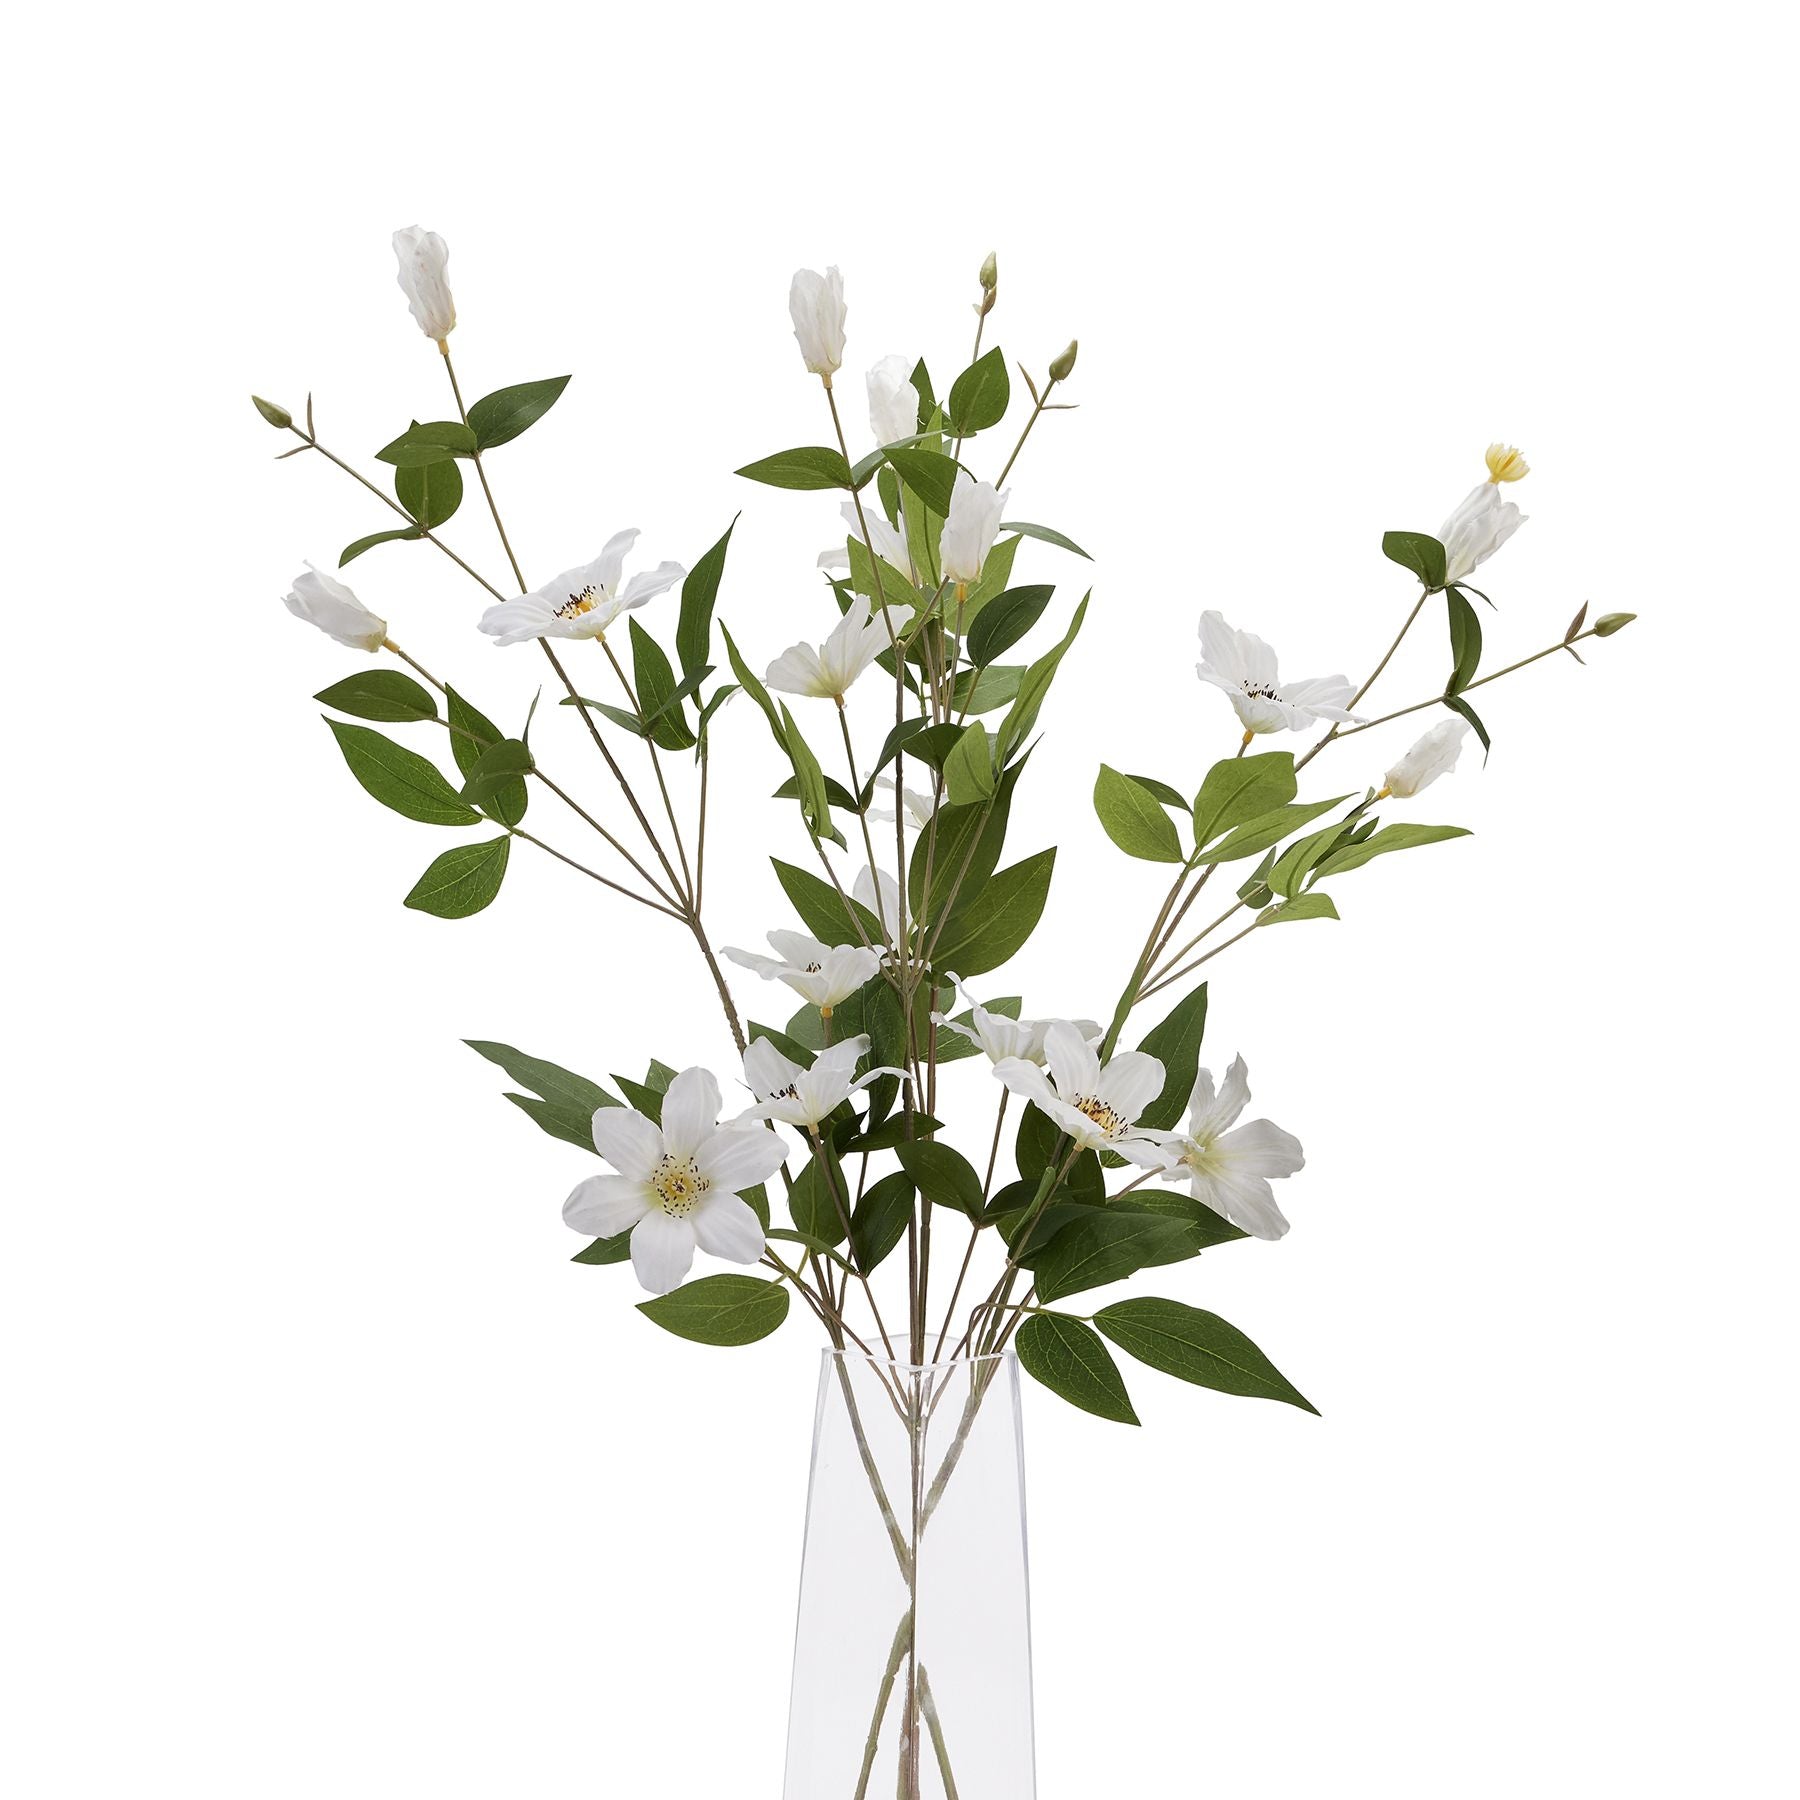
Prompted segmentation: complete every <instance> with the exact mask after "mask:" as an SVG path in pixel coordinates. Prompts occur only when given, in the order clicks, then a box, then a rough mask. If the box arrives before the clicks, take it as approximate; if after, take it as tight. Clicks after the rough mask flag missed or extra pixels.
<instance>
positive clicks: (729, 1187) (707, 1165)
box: [694, 1125, 787, 1194]
mask: <svg viewBox="0 0 1800 1800" xmlns="http://www.w3.org/2000/svg"><path fill="white" fill-rule="evenodd" d="M786 1160H787V1146H786V1145H785V1144H784V1143H782V1141H781V1135H780V1133H779V1132H774V1131H764V1130H761V1129H758V1128H756V1127H751V1126H729V1125H727V1126H721V1127H720V1129H719V1130H717V1131H715V1132H714V1133H713V1134H712V1136H711V1137H709V1138H708V1139H707V1140H706V1141H705V1142H704V1143H703V1144H702V1145H701V1146H700V1148H699V1150H698V1151H697V1152H696V1153H695V1156H694V1161H695V1163H696V1164H697V1165H698V1166H699V1169H700V1173H701V1174H702V1175H703V1176H705V1178H706V1179H707V1180H708V1181H710V1182H711V1183H712V1184H713V1186H714V1187H715V1188H717V1189H718V1190H720V1191H721V1192H723V1193H727V1194H741V1193H742V1192H743V1191H744V1190H745V1188H753V1187H755V1186H756V1185H757V1184H758V1183H759V1182H764V1181H767V1180H768V1179H769V1177H770V1176H771V1175H773V1174H774V1173H775V1171H776V1170H777V1169H779V1168H780V1167H781V1165H782V1164H783V1163H784V1162H785V1161H786Z"/></svg>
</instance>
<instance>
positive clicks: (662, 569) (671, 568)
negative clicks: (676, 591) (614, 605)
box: [619, 562, 687, 609]
mask: <svg viewBox="0 0 1800 1800" xmlns="http://www.w3.org/2000/svg"><path fill="white" fill-rule="evenodd" d="M686 573H687V570H686V569H684V568H683V567H682V566H681V564H680V563H678V562H660V563H658V564H657V565H656V567H655V568H654V569H645V570H642V571H641V572H640V573H638V574H636V575H634V576H632V578H631V579H630V580H629V581H628V582H626V584H625V586H624V588H623V590H622V591H621V592H620V594H619V603H620V605H622V606H626V607H630V608H633V609H635V608H637V607H640V606H642V605H643V604H644V602H645V601H646V600H653V599H655V598H656V596H657V595H658V594H662V593H667V592H668V590H669V589H670V588H672V587H673V586H674V585H675V584H676V582H678V581H679V580H680V579H681V578H682V576H683V575H685V574H686Z"/></svg>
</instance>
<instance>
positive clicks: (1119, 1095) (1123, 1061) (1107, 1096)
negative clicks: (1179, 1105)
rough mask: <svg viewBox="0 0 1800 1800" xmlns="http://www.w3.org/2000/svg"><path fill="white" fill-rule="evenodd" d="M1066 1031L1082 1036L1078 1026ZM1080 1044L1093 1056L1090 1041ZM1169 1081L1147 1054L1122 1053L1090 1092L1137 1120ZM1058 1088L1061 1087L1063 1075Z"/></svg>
mask: <svg viewBox="0 0 1800 1800" xmlns="http://www.w3.org/2000/svg"><path fill="white" fill-rule="evenodd" d="M1067 1029H1068V1030H1069V1031H1071V1032H1075V1034H1076V1035H1077V1036H1078V1037H1079V1036H1080V1033H1079V1032H1078V1031H1077V1030H1076V1027H1075V1026H1073V1025H1070V1026H1068V1027H1067ZM1081 1043H1082V1047H1083V1048H1084V1049H1086V1050H1087V1052H1088V1054H1089V1055H1090V1056H1092V1055H1093V1050H1092V1048H1091V1047H1090V1046H1089V1045H1088V1042H1087V1039H1086V1038H1081ZM1166 1079H1167V1075H1166V1072H1165V1071H1164V1069H1163V1066H1162V1063H1161V1062H1160V1061H1159V1060H1158V1059H1157V1058H1156V1057H1154V1056H1151V1055H1150V1054H1149V1053H1148V1052H1147V1051H1144V1050H1121V1051H1120V1052H1119V1054H1118V1055H1117V1056H1115V1057H1114V1058H1113V1059H1112V1061H1111V1062H1109V1063H1108V1064H1107V1065H1106V1067H1105V1068H1104V1069H1102V1070H1101V1071H1100V1084H1099V1086H1098V1087H1097V1088H1095V1089H1093V1090H1091V1091H1092V1092H1094V1093H1096V1094H1098V1096H1099V1097H1100V1098H1101V1099H1102V1100H1104V1101H1105V1102H1106V1104H1107V1105H1108V1106H1110V1107H1111V1108H1112V1109H1113V1111H1114V1112H1116V1113H1117V1114H1118V1115H1119V1116H1120V1118H1122V1119H1135V1118H1136V1117H1137V1116H1138V1114H1139V1113H1141V1112H1142V1111H1143V1110H1144V1108H1145V1107H1146V1106H1148V1105H1149V1104H1150V1102H1151V1101H1152V1100H1154V1099H1155V1098H1156V1096H1157V1095H1158V1094H1160V1093H1161V1092H1162V1091H1163V1082H1164V1081H1165V1080H1166ZM1057 1085H1058V1086H1059V1087H1060V1086H1061V1085H1062V1081H1061V1077H1060V1076H1059V1077H1058V1079H1057Z"/></svg>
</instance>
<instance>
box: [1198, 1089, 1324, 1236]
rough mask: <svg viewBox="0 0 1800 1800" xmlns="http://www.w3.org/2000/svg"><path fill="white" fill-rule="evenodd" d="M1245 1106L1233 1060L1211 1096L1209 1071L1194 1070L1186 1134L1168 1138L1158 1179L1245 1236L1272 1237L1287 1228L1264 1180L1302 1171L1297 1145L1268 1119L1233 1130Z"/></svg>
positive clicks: (1244, 1091)
mask: <svg viewBox="0 0 1800 1800" xmlns="http://www.w3.org/2000/svg"><path fill="white" fill-rule="evenodd" d="M1249 1104H1250V1082H1249V1078H1248V1071H1247V1070H1246V1069H1245V1067H1244V1059H1243V1058H1242V1057H1241V1056H1240V1057H1238V1058H1237V1059H1236V1061H1234V1062H1233V1063H1232V1065H1231V1067H1230V1068H1229V1069H1228V1070H1227V1071H1226V1073H1225V1091H1224V1092H1223V1093H1222V1094H1220V1095H1219V1096H1218V1097H1217V1098H1216V1099H1215V1098H1214V1097H1213V1078H1212V1072H1211V1071H1210V1070H1209V1069H1202V1070H1201V1071H1200V1075H1199V1079H1198V1080H1196V1081H1195V1083H1194V1092H1193V1097H1192V1099H1191V1100H1190V1101H1189V1110H1188V1127H1187V1130H1186V1131H1182V1132H1173V1133H1170V1134H1169V1135H1168V1141H1167V1143H1166V1145H1165V1149H1164V1155H1165V1163H1164V1169H1163V1178H1164V1180H1168V1181H1181V1180H1185V1181H1186V1182H1187V1184H1188V1191H1189V1192H1190V1193H1191V1194H1192V1195H1193V1196H1194V1198H1195V1199H1196V1200H1198V1201H1199V1202H1200V1204H1201V1205H1202V1206H1208V1207H1211V1208H1212V1210H1213V1211H1214V1212H1216V1213H1217V1214H1218V1215H1219V1217H1220V1218H1222V1219H1225V1220H1227V1221H1228V1222H1229V1223H1231V1224H1233V1225H1235V1226H1236V1227H1237V1228H1238V1230H1239V1231H1247V1232H1249V1234H1250V1235H1251V1236H1252V1237H1259V1238H1278V1237H1280V1236H1281V1235H1282V1233H1283V1232H1285V1231H1286V1230H1287V1228H1288V1222H1287V1220H1286V1219H1284V1218H1283V1217H1282V1216H1281V1208H1280V1207H1278V1206H1277V1205H1276V1204H1275V1193H1274V1190H1273V1189H1272V1188H1271V1187H1270V1186H1269V1181H1270V1178H1271V1177H1273V1178H1274V1179H1275V1180H1277V1181H1279V1180H1280V1179H1281V1178H1282V1177H1283V1176H1287V1175H1292V1174H1293V1173H1294V1172H1295V1170H1297V1169H1303V1168H1305V1166H1306V1157H1305V1155H1304V1154H1303V1153H1302V1152H1301V1149H1300V1140H1299V1139H1298V1138H1297V1137H1295V1136H1293V1135H1292V1134H1291V1133H1290V1132H1286V1131H1283V1130H1282V1129H1281V1128H1280V1126H1278V1125H1271V1124H1270V1123H1269V1121H1268V1120H1267V1119H1252V1120H1251V1121H1250V1123H1249V1124H1248V1125H1239V1126H1238V1128H1237V1129H1236V1130H1235V1131H1233V1130H1232V1129H1231V1127H1232V1126H1233V1125H1234V1124H1236V1123H1237V1116H1238V1114H1239V1113H1241V1112H1242V1111H1243V1110H1244V1108H1245V1107H1246V1106H1248V1105H1249Z"/></svg>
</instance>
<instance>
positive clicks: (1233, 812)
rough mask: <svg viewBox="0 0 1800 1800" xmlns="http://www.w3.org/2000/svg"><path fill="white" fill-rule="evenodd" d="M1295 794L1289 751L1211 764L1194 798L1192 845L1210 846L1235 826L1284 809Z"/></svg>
mask: <svg viewBox="0 0 1800 1800" xmlns="http://www.w3.org/2000/svg"><path fill="white" fill-rule="evenodd" d="M1298 791H1299V783H1298V782H1297V781H1296V780H1295V777H1294V753H1293V752H1292V751H1291V750H1272V751H1270V752H1268V753H1267V754H1266V755H1263V756H1236V757H1232V758H1230V759H1229V760H1228V761H1225V762H1221V763H1214V764H1213V766H1212V767H1211V768H1210V769H1208V770H1207V772H1206V779H1205V780H1204V781H1203V782H1201V784H1200V792H1199V793H1198V794H1197V795H1195V797H1194V842H1195V843H1196V844H1210V843H1211V842H1212V841H1213V839H1214V838H1216V837H1218V836H1219V835H1220V834H1221V833H1222V832H1226V831H1229V830H1231V828H1232V827H1233V826H1234V825H1243V824H1247V823H1248V822H1249V821H1250V820H1251V819H1259V818H1261V817H1262V816H1263V815H1264V814H1265V813H1268V812H1272V811H1273V810H1274V809H1275V808H1276V807H1278V806H1285V805H1286V804H1287V803H1288V802H1289V801H1290V800H1292V799H1293V797H1294V795H1295V794H1296V793H1297V792H1298Z"/></svg>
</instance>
